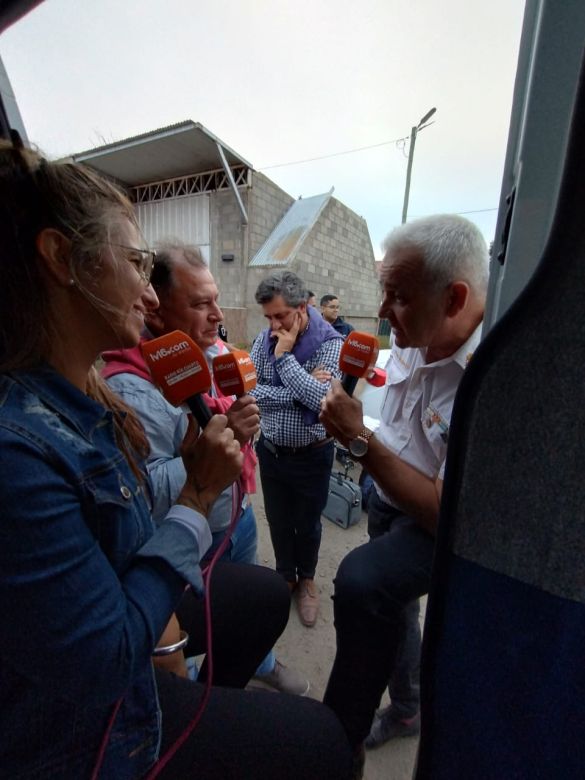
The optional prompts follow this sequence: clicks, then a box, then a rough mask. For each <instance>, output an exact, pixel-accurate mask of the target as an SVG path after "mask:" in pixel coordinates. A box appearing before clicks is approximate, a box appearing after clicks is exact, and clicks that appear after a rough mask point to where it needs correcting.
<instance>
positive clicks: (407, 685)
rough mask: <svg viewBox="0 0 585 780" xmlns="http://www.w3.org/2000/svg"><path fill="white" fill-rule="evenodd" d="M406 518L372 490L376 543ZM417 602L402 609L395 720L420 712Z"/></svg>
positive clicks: (392, 686)
mask: <svg viewBox="0 0 585 780" xmlns="http://www.w3.org/2000/svg"><path fill="white" fill-rule="evenodd" d="M407 520H408V518H407V517H406V516H405V515H404V514H403V513H402V512H401V511H400V510H399V509H396V508H395V507H392V506H389V505H388V504H386V503H385V502H384V501H381V500H380V499H379V498H378V494H377V493H376V490H375V488H372V492H371V495H370V496H369V501H368V534H369V535H370V539H376V538H377V537H379V536H382V535H383V534H386V533H390V532H391V530H392V528H396V527H398V526H400V525H403V524H404V523H405V521H407ZM419 614H420V601H419V600H418V599H415V600H414V601H412V602H411V603H410V604H407V605H406V606H405V607H404V617H405V622H406V627H405V631H404V638H403V640H402V643H401V645H400V648H399V650H398V655H397V657H396V663H395V665H394V669H393V671H392V673H391V675H390V680H389V682H388V693H389V694H390V701H391V703H392V712H393V713H394V714H395V715H396V717H398V718H412V717H413V716H414V715H416V714H417V712H418V711H419V709H420V704H419V700H420V644H421V633H420V623H419Z"/></svg>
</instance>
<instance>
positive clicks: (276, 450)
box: [262, 436, 333, 458]
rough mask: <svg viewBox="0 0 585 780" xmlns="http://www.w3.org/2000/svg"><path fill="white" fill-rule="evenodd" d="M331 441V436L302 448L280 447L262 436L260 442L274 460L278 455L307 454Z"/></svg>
mask: <svg viewBox="0 0 585 780" xmlns="http://www.w3.org/2000/svg"><path fill="white" fill-rule="evenodd" d="M330 441H333V436H327V437H326V438H325V439H317V440H316V441H312V442H311V443H310V444H305V445H303V446H302V447H282V446H281V445H280V444H274V442H272V441H270V439H267V438H266V437H265V436H262V442H263V444H264V446H265V447H266V449H267V450H268V452H271V453H272V454H273V455H274V456H275V457H276V458H277V457H278V456H279V455H298V454H299V453H301V452H308V451H309V450H315V449H317V448H318V447H324V446H325V445H326V444H329V442H330Z"/></svg>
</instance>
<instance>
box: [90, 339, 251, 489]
mask: <svg viewBox="0 0 585 780" xmlns="http://www.w3.org/2000/svg"><path fill="white" fill-rule="evenodd" d="M144 341H148V339H145V338H143V339H141V341H140V343H142V342H144ZM217 346H218V348H219V353H220V354H222V353H223V352H227V351H228V350H227V347H226V346H225V344H224V343H223V341H221V340H220V339H218V343H217ZM102 358H103V360H104V362H105V366H104V367H103V368H102V371H101V374H102V376H103V378H104V379H108V377H111V376H115V375H116V374H134V375H135V376H139V377H141V378H142V379H146V380H147V381H148V382H151V383H152V377H151V375H150V372H149V370H148V367H147V365H146V362H145V360H144V358H143V357H142V352H141V350H140V346H137V347H132V349H116V350H111V351H109V352H104V353H103V354H102ZM212 381H213V380H212ZM213 389H214V390H215V392H216V394H217V397H215V396H212V395H210V394H209V393H203V400H204V401H205V403H206V404H207V406H208V407H209V408H210V409H211V412H212V414H227V411H228V409H229V408H230V407H231V406H232V404H233V403H234V402H235V400H236V398H235V396H233V395H224V394H223V393H222V392H221V390H220V389H219V388H218V387H216V385H215V382H214V383H213ZM242 453H243V455H244V463H243V466H242V476H241V484H242V490H243V491H244V493H255V492H256V464H257V463H258V458H257V457H256V453H255V452H254V447H253V446H252V442H246V444H244V445H243V446H242Z"/></svg>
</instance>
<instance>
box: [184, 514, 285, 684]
mask: <svg viewBox="0 0 585 780" xmlns="http://www.w3.org/2000/svg"><path fill="white" fill-rule="evenodd" d="M224 537H225V531H218V532H217V533H214V534H212V538H213V542H212V544H211V547H210V548H209V550H208V552H207V553H206V555H205V558H206V559H208V558H211V556H212V555H213V553H214V552H215V550H217V548H218V547H219V545H220V544H221V543H222V541H223V539H224ZM257 548H258V529H257V527H256V516H255V515H254V509H253V508H252V504H251V503H249V504H248V506H247V507H246V509H244V511H243V512H242V514H241V516H240V519H239V520H238V524H237V526H236V528H235V529H234V532H233V534H232V538H231V539H230V543H229V544H228V546H227V548H226V550H225V552H224V554H223V555H222V556H221V558H220V560H222V561H231V562H232V563H250V564H255V563H258V556H257ZM275 663H276V657H275V655H274V650H271V651H270V652H269V653H268V655H267V656H266V657H265V658H264V660H263V661H262V663H261V664H260V666H259V667H258V668H257V669H256V672H255V676H259V675H265V674H270V672H271V671H272V670H273V669H274V664H275ZM190 666H192V667H193V666H194V662H193V661H191V662H190ZM195 668H196V667H195ZM192 674H193V675H194V677H196V676H197V675H196V673H195V671H194V670H193V672H192Z"/></svg>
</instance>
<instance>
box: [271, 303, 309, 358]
mask: <svg viewBox="0 0 585 780" xmlns="http://www.w3.org/2000/svg"><path fill="white" fill-rule="evenodd" d="M301 321H302V316H301V312H300V311H296V312H295V314H294V318H293V324H292V326H291V329H290V330H285V329H284V328H283V327H282V325H281V326H280V328H279V329H278V330H273V331H272V337H273V338H277V339H278V343H277V345H276V347H275V348H274V355H275V357H280V356H281V355H283V354H284V353H285V352H290V351H291V349H292V348H293V347H294V345H295V342H296V340H297V336H298V335H299V330H300V329H301Z"/></svg>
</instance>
